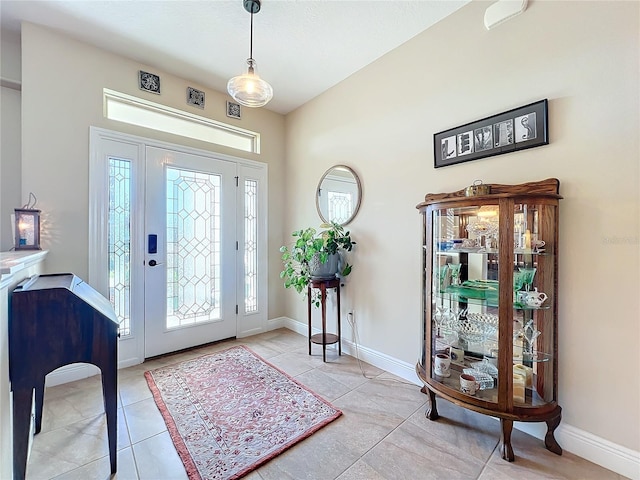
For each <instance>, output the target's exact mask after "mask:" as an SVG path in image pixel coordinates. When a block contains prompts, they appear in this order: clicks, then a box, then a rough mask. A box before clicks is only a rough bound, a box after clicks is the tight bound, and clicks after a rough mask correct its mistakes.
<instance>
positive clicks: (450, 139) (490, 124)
mask: <svg viewBox="0 0 640 480" xmlns="http://www.w3.org/2000/svg"><path fill="white" fill-rule="evenodd" d="M547 104H548V101H547V99H546V98H545V99H544V100H540V101H538V102H534V103H530V104H529V105H525V106H523V107H519V108H514V109H513V110H509V111H507V112H503V113H499V114H497V115H492V116H490V117H487V118H483V119H482V120H477V121H475V122H471V123H467V124H465V125H461V126H459V127H455V128H450V129H449V130H445V131H443V132H440V133H436V134H434V135H433V155H434V168H439V167H446V166H448V165H455V164H456V163H462V162H468V161H470V160H477V159H479V158H485V157H491V156H493V155H501V154H503V153H509V152H515V151H518V150H524V149H526V148H533V147H538V146H540V145H547V144H548V143H549V127H548V123H549V122H548V111H547Z"/></svg>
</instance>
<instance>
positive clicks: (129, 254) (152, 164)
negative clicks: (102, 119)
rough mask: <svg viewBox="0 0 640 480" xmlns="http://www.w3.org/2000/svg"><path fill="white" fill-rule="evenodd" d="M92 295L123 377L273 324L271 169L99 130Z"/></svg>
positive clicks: (94, 133) (95, 133)
mask: <svg viewBox="0 0 640 480" xmlns="http://www.w3.org/2000/svg"><path fill="white" fill-rule="evenodd" d="M90 143H91V162H90V175H89V177H90V182H89V183H90V187H89V188H90V195H89V201H90V205H89V283H90V284H91V285H92V286H93V287H94V288H95V289H97V290H98V291H99V292H101V293H102V294H103V295H104V296H105V297H106V298H108V299H109V300H110V301H111V303H112V305H113V306H114V309H115V311H116V315H117V317H118V321H119V323H120V342H119V346H118V356H119V366H120V367H128V366H131V365H136V364H138V363H141V362H142V361H143V360H144V358H148V357H152V356H155V355H160V354H162V353H166V352H170V351H175V350H180V349H183V348H189V347H192V346H196V345H201V344H204V343H208V342H211V341H216V340H221V339H224V338H229V337H233V336H237V337H244V336H248V335H254V334H257V333H261V332H264V331H265V329H266V328H267V326H268V322H267V312H268V305H267V298H268V290H267V283H268V282H267V259H268V254H267V238H268V235H267V198H268V192H267V166H266V164H264V163H260V162H254V161H250V160H245V159H239V158H235V157H228V156H222V155H220V154H216V153H212V152H207V151H202V150H196V149H191V148H187V147H183V146H180V145H172V144H167V143H163V142H157V141H154V140H149V139H145V138H141V137H135V136H132V135H126V134H122V133H119V132H112V131H109V130H103V129H98V128H95V127H91V142H90Z"/></svg>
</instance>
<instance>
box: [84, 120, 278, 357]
mask: <svg viewBox="0 0 640 480" xmlns="http://www.w3.org/2000/svg"><path fill="white" fill-rule="evenodd" d="M105 141H107V142H109V141H111V142H117V143H123V144H128V145H132V146H136V147H137V148H138V157H137V158H135V159H132V164H133V175H134V176H135V178H134V179H133V181H132V183H133V184H135V185H136V188H137V189H138V191H136V192H135V194H136V195H135V199H134V200H133V203H135V206H132V208H136V209H140V210H138V211H140V212H144V198H145V191H144V183H145V182H144V179H145V163H146V158H145V156H146V155H145V149H146V147H147V146H150V147H157V148H163V149H168V150H175V151H178V152H183V153H186V154H192V155H199V156H203V157H209V158H212V159H216V160H224V161H228V162H234V163H236V165H237V175H238V177H239V178H238V182H237V183H238V188H237V189H236V192H237V193H236V204H237V205H238V206H242V205H244V203H243V200H244V197H243V195H244V188H243V185H244V179H255V180H257V181H258V182H259V189H258V218H259V220H258V225H257V228H258V236H259V238H260V239H261V240H260V241H258V242H257V244H258V249H257V259H258V272H257V276H258V277H257V283H258V285H259V287H260V288H259V289H258V309H257V311H254V312H251V313H246V312H244V309H243V308H241V307H242V301H243V297H242V293H243V290H242V289H237V291H236V304H237V305H238V306H239V308H238V314H237V315H236V325H237V327H236V337H238V338H240V337H246V336H249V335H255V334H257V333H261V332H265V331H267V328H268V325H267V320H268V298H269V294H268V271H267V270H268V238H269V236H268V218H267V215H268V203H267V202H268V165H267V164H266V163H263V162H257V161H255V160H249V159H244V158H240V157H234V156H231V155H225V154H221V153H217V152H212V151H208V150H201V149H197V148H193V147H187V146H184V145H178V144H172V143H168V142H163V141H159V140H154V139H151V138H145V137H139V136H136V135H130V134H126V133H121V132H117V131H113V130H107V129H104V128H99V127H94V126H91V127H89V151H90V157H89V158H90V161H89V232H88V233H89V238H88V243H89V280H88V281H89V284H90V285H92V286H93V288H95V289H96V290H97V291H98V292H100V293H101V294H102V295H104V296H105V297H106V298H109V281H108V253H107V252H108V241H107V232H108V215H106V214H105V211H106V210H105V206H106V204H107V199H108V188H107V187H108V184H107V180H108V178H109V173H108V165H107V162H106V161H105V160H106V158H105V152H103V151H101V148H100V147H101V146H102V145H103V142H105ZM243 213H244V209H243V208H240V207H239V208H237V214H236V215H237V221H236V238H237V241H238V249H241V248H242V246H243V245H244V243H243V240H244V217H243ZM144 220H145V219H144V214H143V216H142V217H141V221H137V222H136V223H135V225H133V226H132V230H131V235H132V239H131V259H132V260H131V262H132V278H134V279H137V282H138V283H137V284H136V286H137V288H144V264H143V262H144V259H145V253H146V251H145V246H146V243H145V239H144V234H145V233H144V228H145V227H144V225H145V221H144ZM132 223H133V222H132ZM134 236H136V238H135V239H134V238H133V237H134ZM133 262H135V264H134V263H133ZM136 271H139V272H142V273H141V274H138V275H136V274H135V272H136ZM243 274H244V255H242V254H238V255H236V282H237V285H238V288H239V287H240V286H241V284H242V279H243V278H244V275H243ZM135 281H136V280H132V287H133V285H134V284H133V282H135ZM143 297H144V295H143ZM142 308H143V310H144V304H143V305H142ZM134 310H136V308H135V307H133V308H132V328H135V330H136V333H135V334H134V336H133V338H135V341H134V342H135V346H134V347H133V348H131V349H127V350H129V351H130V352H131V353H129V354H127V355H125V356H124V358H123V356H119V361H118V367H119V368H124V367H128V366H131V365H136V364H139V363H142V362H143V361H144V358H145V352H144V314H142V318H136V319H134V318H133V311H134Z"/></svg>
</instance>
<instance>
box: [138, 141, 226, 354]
mask: <svg viewBox="0 0 640 480" xmlns="http://www.w3.org/2000/svg"><path fill="white" fill-rule="evenodd" d="M235 182H236V169H235V165H234V164H232V163H230V162H225V161H221V160H214V159H211V158H207V157H201V156H198V155H191V154H187V153H180V152H173V151H169V150H163V149H158V148H154V147H147V202H146V209H147V222H146V223H147V241H148V245H147V255H146V257H147V261H146V265H147V270H146V273H147V274H146V302H145V305H146V314H145V318H146V321H145V328H146V330H145V333H146V335H145V356H146V357H150V356H154V355H159V354H161V353H166V352H170V351H175V350H179V349H182V348H188V347H191V346H194V345H199V344H203V343H208V342H212V341H215V340H220V339H224V338H229V337H233V336H235V334H236V316H235V315H236V311H235V308H236V307H235V306H236V291H235V256H236V244H235V214H236V212H235V208H236V207H235V202H236V199H235V188H236V185H235Z"/></svg>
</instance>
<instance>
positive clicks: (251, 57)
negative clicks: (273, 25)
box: [249, 11, 253, 60]
mask: <svg viewBox="0 0 640 480" xmlns="http://www.w3.org/2000/svg"><path fill="white" fill-rule="evenodd" d="M250 38H251V40H250V42H249V58H250V59H252V60H253V11H252V12H251V36H250Z"/></svg>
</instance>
